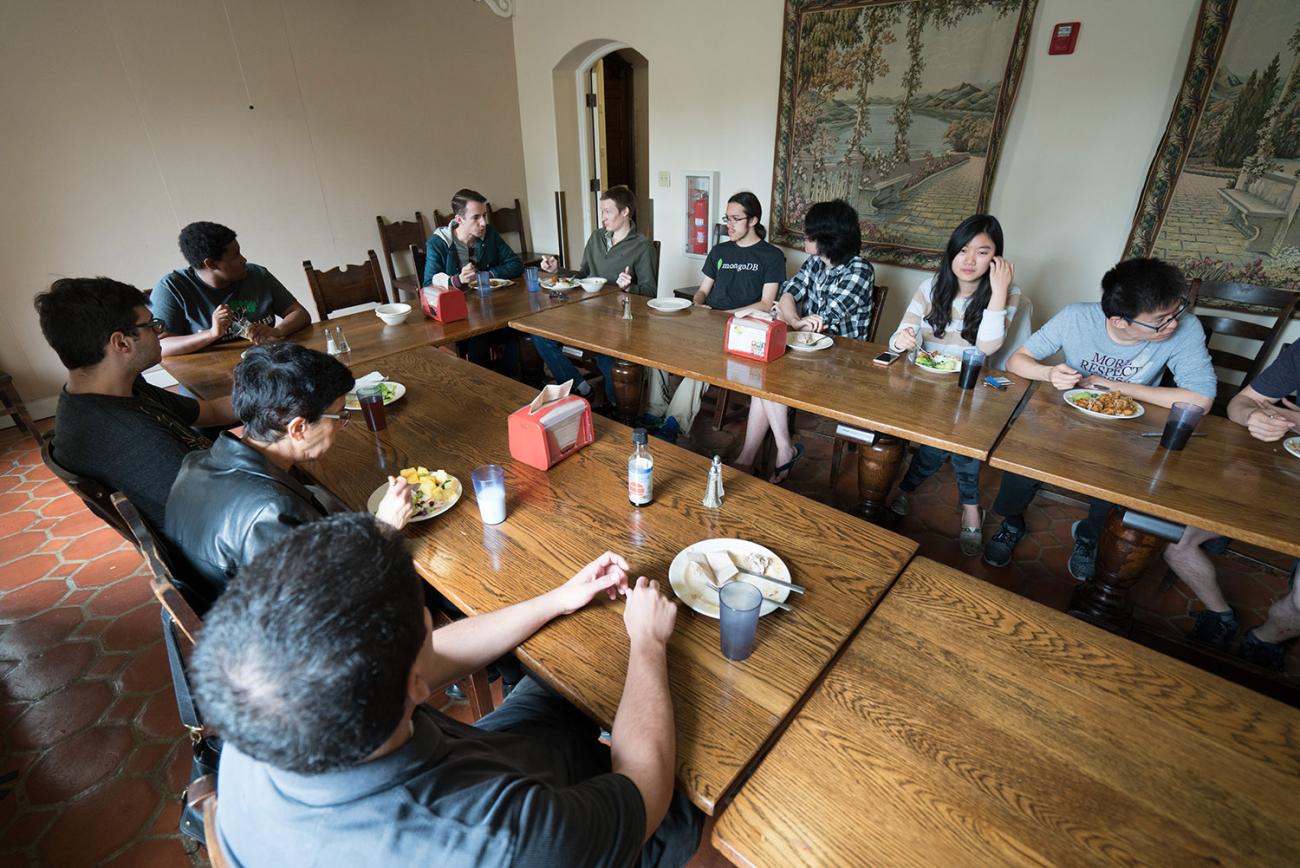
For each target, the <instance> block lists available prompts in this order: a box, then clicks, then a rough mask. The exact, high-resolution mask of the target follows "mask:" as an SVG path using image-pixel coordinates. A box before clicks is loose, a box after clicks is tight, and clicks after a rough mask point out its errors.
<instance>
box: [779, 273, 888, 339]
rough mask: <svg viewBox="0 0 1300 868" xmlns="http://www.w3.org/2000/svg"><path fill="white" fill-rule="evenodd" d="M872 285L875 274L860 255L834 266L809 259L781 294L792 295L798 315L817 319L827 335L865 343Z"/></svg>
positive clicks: (787, 282) (870, 311) (869, 324)
mask: <svg viewBox="0 0 1300 868" xmlns="http://www.w3.org/2000/svg"><path fill="white" fill-rule="evenodd" d="M875 282H876V273H875V271H873V270H872V268H871V264H870V263H869V262H867V261H866V260H865V259H863V258H862V257H861V256H854V257H853V258H852V259H850V260H849V261H848V262H844V263H841V264H840V265H834V266H828V265H826V263H825V262H823V261H822V260H821V257H819V256H809V257H808V259H807V261H805V262H804V264H803V265H802V266H801V267H800V269H799V270H798V271H797V272H796V273H795V275H794V277H792V278H790V279H789V280H787V281H786V282H785V286H784V287H782V290H781V291H782V292H783V293H787V292H788V293H789V294H790V295H792V296H794V302H795V306H796V307H797V308H798V310H799V315H800V316H811V315H813V314H816V315H817V316H820V317H821V318H822V319H823V320H824V321H825V323H826V331H827V332H828V333H830V334H833V335H843V336H844V337H846V338H853V339H854V340H859V341H865V340H866V339H867V333H868V332H869V331H870V328H871V314H872V310H871V300H872V292H871V290H872V287H873V286H874V285H875Z"/></svg>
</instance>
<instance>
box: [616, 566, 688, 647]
mask: <svg viewBox="0 0 1300 868" xmlns="http://www.w3.org/2000/svg"><path fill="white" fill-rule="evenodd" d="M676 622H677V605H676V604H675V603H673V602H672V601H671V600H669V599H668V598H667V597H665V596H664V595H663V594H662V593H661V592H660V591H659V583H658V582H652V581H650V580H649V579H647V578H646V577H645V576H641V577H640V578H638V579H637V580H636V586H635V587H632V588H629V589H628V592H627V606H626V608H624V609H623V624H624V626H626V627H627V635H628V638H629V639H631V640H632V647H633V648H636V647H637V646H639V645H644V644H645V643H647V642H649V643H651V644H652V645H661V646H662V645H666V644H667V643H668V639H669V637H671V636H672V635H673V625H674V624H675V623H676Z"/></svg>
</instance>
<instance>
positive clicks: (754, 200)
mask: <svg viewBox="0 0 1300 868" xmlns="http://www.w3.org/2000/svg"><path fill="white" fill-rule="evenodd" d="M733 203H734V204H736V205H739V206H740V207H741V208H743V209H744V211H745V216H746V217H751V218H757V219H758V221H759V222H758V223H755V224H754V234H755V235H757V236H758V238H759V240H760V241H762V240H764V239H765V238H767V229H766V227H764V226H763V222H762V221H763V206H762V204H761V203H760V202H759V201H758V197H757V196H755V195H754V194H753V193H751V192H749V191H748V190H743V191H741V192H739V193H737V194H736V195H734V196H732V197H731V198H730V199H728V200H727V204H729V205H730V204H733Z"/></svg>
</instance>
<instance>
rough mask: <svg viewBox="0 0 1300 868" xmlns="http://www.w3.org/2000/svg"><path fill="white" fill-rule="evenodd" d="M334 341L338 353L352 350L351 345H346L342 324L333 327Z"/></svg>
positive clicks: (342, 353)
mask: <svg viewBox="0 0 1300 868" xmlns="http://www.w3.org/2000/svg"><path fill="white" fill-rule="evenodd" d="M335 333H336V334H335V337H334V343H335V345H336V346H337V347H338V351H339V355H340V356H342V355H345V354H346V353H350V352H352V347H350V346H348V339H347V338H346V337H345V336H344V334H343V326H339V327H338V328H336V329H335Z"/></svg>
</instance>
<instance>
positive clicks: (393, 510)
mask: <svg viewBox="0 0 1300 868" xmlns="http://www.w3.org/2000/svg"><path fill="white" fill-rule="evenodd" d="M411 509H412V507H411V483H409V482H407V481H406V480H405V479H403V478H401V477H400V476H390V477H388V491H387V492H386V493H385V494H384V499H383V500H381V501H379V509H378V510H377V511H376V512H375V517H376V518H378V519H379V520H380V521H382V522H384V523H385V524H389V525H392V526H393V527H395V528H397V529H398V530H401V529H402V528H404V527H406V523H407V522H409V521H410V520H411Z"/></svg>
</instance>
